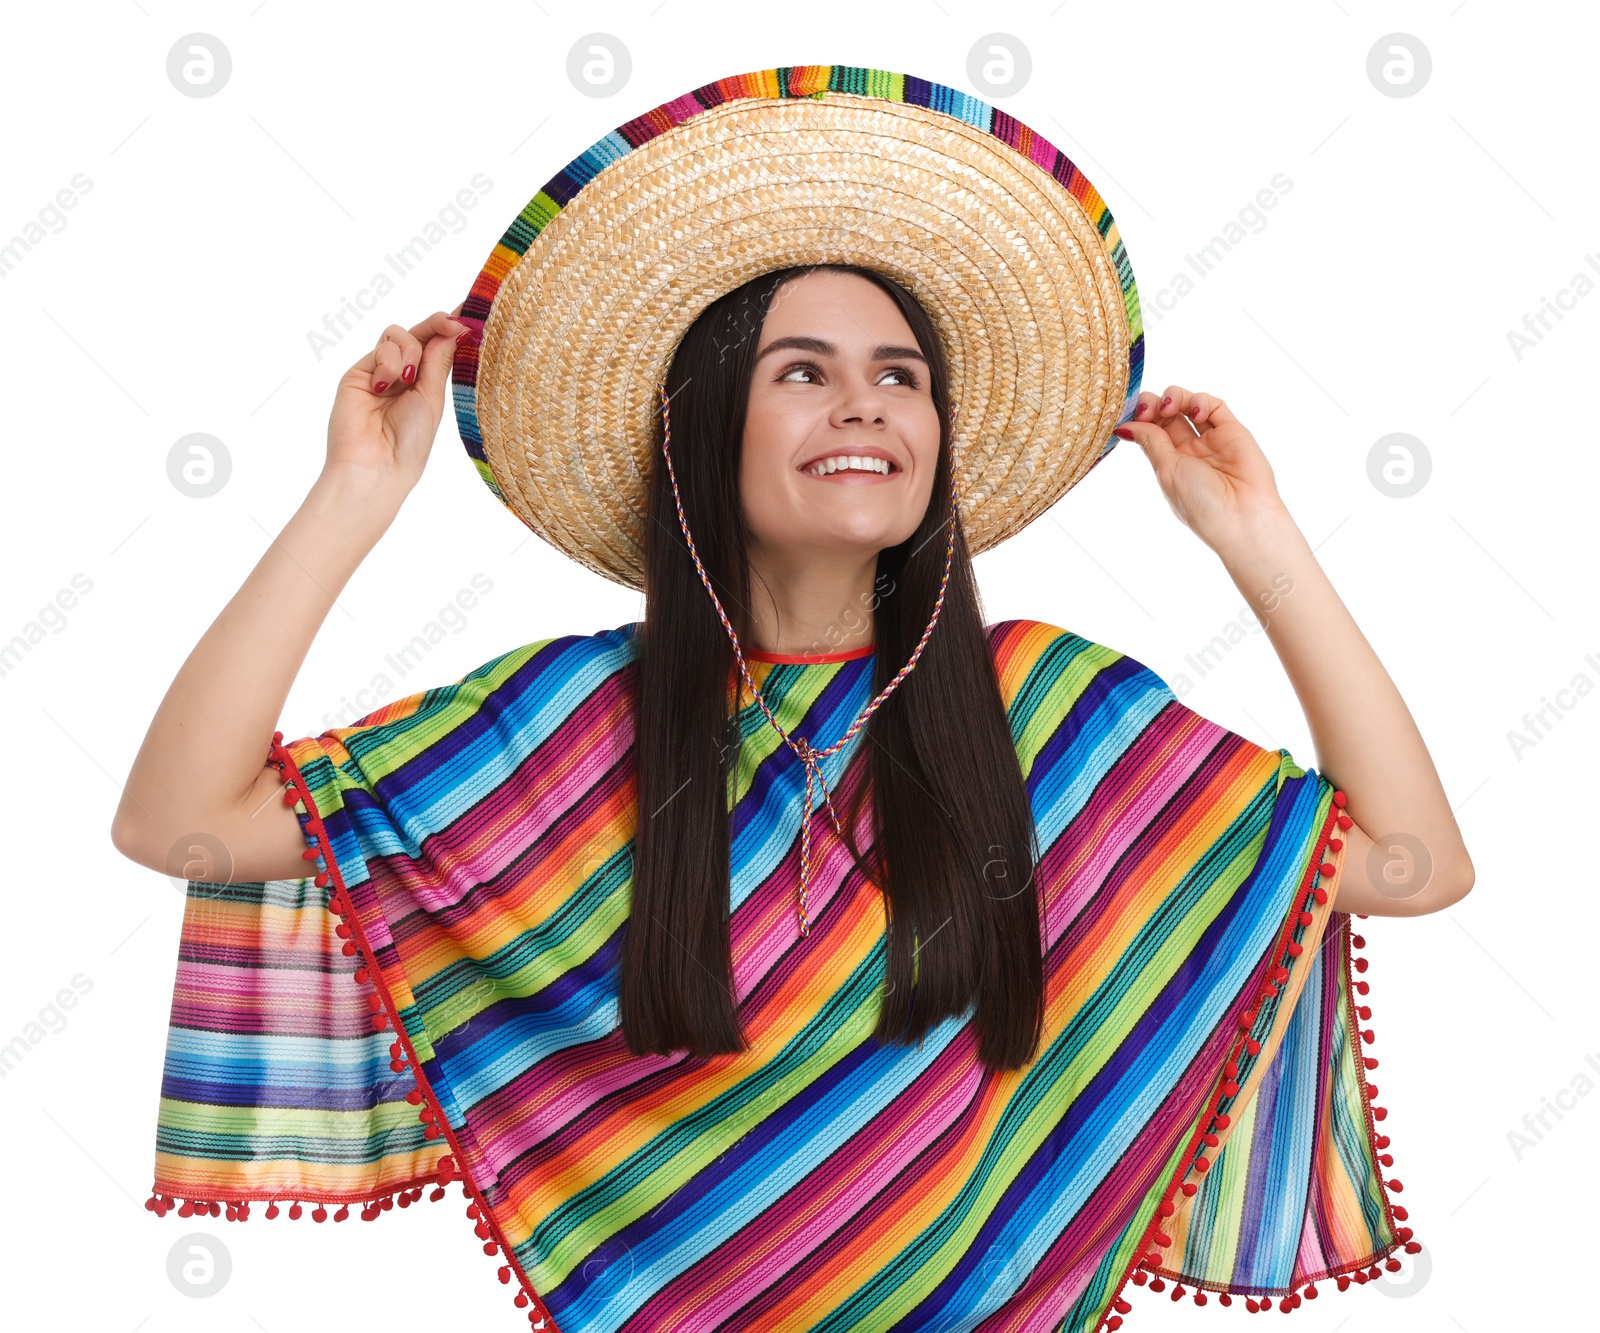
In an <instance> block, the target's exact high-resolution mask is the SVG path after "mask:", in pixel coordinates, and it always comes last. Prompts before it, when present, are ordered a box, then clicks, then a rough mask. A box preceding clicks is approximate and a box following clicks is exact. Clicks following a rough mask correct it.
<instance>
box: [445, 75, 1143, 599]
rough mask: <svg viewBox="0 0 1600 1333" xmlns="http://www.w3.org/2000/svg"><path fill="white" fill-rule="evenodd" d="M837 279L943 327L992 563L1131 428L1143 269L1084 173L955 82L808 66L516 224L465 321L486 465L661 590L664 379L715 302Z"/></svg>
mask: <svg viewBox="0 0 1600 1333" xmlns="http://www.w3.org/2000/svg"><path fill="white" fill-rule="evenodd" d="M819 263H847V264H859V265H862V266H864V267H867V268H872V269H876V270H878V271H879V272H882V273H884V274H887V275H888V276H889V277H891V278H894V279H895V280H896V281H898V282H899V283H900V284H901V285H902V286H904V287H905V288H906V289H907V290H909V291H910V292H911V293H912V295H914V296H915V297H916V298H917V299H918V300H919V301H920V302H921V303H922V305H923V306H924V308H925V309H926V310H927V311H928V313H929V315H930V317H931V318H932V320H933V323H934V325H935V326H936V328H937V329H938V330H939V333H940V336H941V338H942V340H943V341H944V344H945V350H946V353H947V356H948V359H949V366H950V395H951V397H952V398H953V399H955V401H956V402H958V403H959V404H960V412H959V415H958V417H957V420H956V422H955V426H954V437H953V440H952V444H953V449H954V461H955V468H956V484H957V490H958V494H959V497H960V510H961V522H962V528H963V531H964V533H965V536H966V541H967V546H968V549H969V550H970V551H971V552H972V553H973V554H977V553H979V552H981V551H984V550H987V549H988V548H990V547H992V546H994V545H996V544H997V543H999V542H1001V541H1003V540H1005V538H1007V537H1009V536H1011V535H1012V534H1013V533H1015V532H1017V531H1018V530H1020V529H1021V528H1022V527H1024V526H1026V525H1027V524H1028V523H1030V522H1031V521H1032V520H1033V519H1035V518H1036V517H1038V516H1039V515H1040V514H1041V513H1043V512H1044V511H1045V510H1046V509H1047V508H1049V506H1050V505H1051V504H1053V503H1054V502H1055V501H1056V500H1057V499H1059V498H1060V497H1061V496H1062V495H1063V494H1064V493H1065V492H1066V491H1067V490H1068V489H1069V488H1070V487H1072V486H1073V485H1075V484H1076V483H1077V482H1078V481H1080V480H1081V479H1082V478H1083V476H1084V475H1085V474H1087V473H1088V472H1089V470H1090V469H1091V468H1093V467H1094V466H1095V464H1096V463H1098V462H1099V461H1100V459H1101V458H1103V457H1105V455H1106V454H1107V453H1108V452H1110V450H1111V448H1112V447H1113V446H1114V445H1115V444H1116V438H1117V437H1116V436H1114V435H1113V434H1112V433H1111V432H1112V430H1113V429H1114V428H1115V427H1116V426H1117V425H1118V424H1120V423H1121V422H1122V421H1125V420H1127V419H1129V418H1130V417H1131V415H1132V412H1133V407H1134V404H1135V401H1136V399H1137V397H1138V393H1139V383H1140V371H1141V369H1142V366H1143V361H1144V334H1143V325H1142V322H1141V319H1140V312H1139V300H1138V293H1137V289H1136V287H1135V286H1134V280H1133V270H1132V266H1131V265H1130V264H1129V262H1128V257H1127V254H1126V251H1125V249H1124V246H1123V244H1122V240H1121V237H1120V235H1119V234H1118V231H1117V226H1116V223H1115V221H1114V220H1113V219H1112V216H1111V213H1110V211H1109V209H1107V207H1106V205H1105V203H1104V201H1103V200H1102V199H1101V198H1100V196H1099V194H1098V193H1097V192H1096V191H1095V189H1094V187H1093V186H1092V185H1091V184H1090V183H1089V181H1088V180H1087V179H1086V178H1085V177H1084V176H1083V174H1082V173H1081V172H1080V171H1079V170H1078V169H1077V167H1076V166H1075V165H1074V164H1073V163H1072V162H1071V161H1069V160H1068V159H1067V158H1066V156H1065V155H1064V154H1062V153H1061V152H1060V151H1059V150H1058V149H1056V148H1055V147H1053V146H1052V145H1051V144H1050V143H1049V142H1048V141H1047V140H1046V139H1044V138H1043V136H1041V135H1039V134H1036V133H1035V132H1034V131H1032V130H1030V129H1029V128H1028V127H1027V126H1025V125H1023V124H1022V123H1021V122H1020V121H1017V120H1015V119H1013V118H1012V117H1010V116H1008V115H1006V114H1005V113H1004V112H1002V111H999V110H997V109H995V108H994V107H991V106H989V105H988V104H987V103H985V102H981V101H979V100H978V99H976V98H974V97H970V96H968V95H966V94H964V93H961V92H958V91H957V90H955V89H952V88H947V87H945V86H943V85H941V84H937V83H930V82H928V81H926V80H923V79H917V78H914V77H912V76H910V75H903V74H893V73H889V72H887V71H883V70H867V69H858V68H854V67H851V66H840V65H822V66H793V67H784V68H779V69H770V70H759V71H756V72H754V73H749V74H742V75H737V76H735V77H733V78H728V79H719V80H718V81H716V82H715V83H710V84H707V85H705V86H704V87H701V88H696V89H695V90H693V91H692V92H689V93H686V94H684V95H683V96H682V97H678V98H675V99H674V100H673V101H671V102H667V103H665V104H663V105H662V106H659V107H657V108H655V110H653V111H650V112H648V113H647V114H645V115H643V116H640V117H639V118H637V119H635V120H632V121H629V122H628V123H626V124H624V125H621V126H619V127H618V128H617V129H616V130H614V131H612V132H611V133H610V134H608V135H606V136H605V138H603V139H601V140H599V141H598V142H596V143H595V144H593V145H591V146H590V147H589V148H588V149H587V150H586V151H585V152H584V153H582V154H580V155H579V156H578V157H576V158H574V159H573V160H572V161H571V162H569V163H568V164H567V165H566V166H565V167H563V168H562V169H561V171H559V172H558V173H557V174H556V175H554V176H552V177H551V178H550V180H548V181H547V182H546V183H545V184H544V186H543V188H541V189H540V190H539V192H538V193H537V194H536V195H534V197H533V198H532V199H531V200H530V201H529V202H528V204H527V206H526V207H525V208H523V210H522V211H521V212H520V213H519V214H518V215H517V217H516V219H515V220H514V221H513V222H512V224H511V226H510V227H509V228H508V229H507V230H506V232H505V234H504V235H503V236H502V237H501V238H500V241H499V242H498V243H497V244H496V245H495V248H494V251H493V253H492V254H491V255H490V256H489V259H488V262H487V263H486V264H485V265H484V267H483V270H482V272H481V273H480V274H479V275H478V278H477V280H476V281H475V282H474V283H473V286H472V291H471V293H470V294H469V295H468V296H467V298H466V300H465V301H464V302H463V304H462V308H461V314H460V319H461V320H462V322H464V323H466V324H467V325H468V328H469V330H470V331H469V333H468V334H467V335H466V336H464V337H463V338H462V339H461V340H460V341H459V343H458V345H457V350H456V357H455V364H454V369H453V381H454V397H455V405H456V422H457V426H458V429H459V430H460V433H461V439H462V442H463V444H464V445H465V446H466V449H467V453H468V455H469V456H470V457H471V458H472V460H473V462H474V463H475V464H476V466H477V468H478V471H479V473H480V475H481V476H482V477H483V480H484V481H485V482H486V483H487V484H488V486H489V488H490V490H492V491H493V492H494V494H495V495H496V497H497V498H499V499H500V500H501V502H502V503H504V504H505V505H506V506H507V507H508V508H510V509H511V510H512V512H514V513H515V514H516V515H517V516H518V517H519V518H520V519H522V521H523V522H524V523H526V524H527V525H528V526H529V527H530V528H532V529H533V531H535V532H536V533H538V534H539V535H540V536H541V537H543V538H544V539H545V540H547V541H548V542H550V543H551V544H552V545H554V546H555V547H557V548H558V549H559V550H561V551H563V552H564V553H565V554H567V555H569V556H571V557H572V558H573V559H575V560H577V561H579V562H580V563H581V564H583V565H585V566H586V567H587V568H589V569H592V570H594V571H595V572H596V573H599V574H601V575H604V576H605V577H606V578H609V579H612V580H613V581H615V582H618V583H621V584H624V585H625V586H627V587H631V588H642V587H643V583H644V571H643V548H642V536H643V530H644V523H645V517H646V502H647V496H648V486H649V478H650V473H651V469H652V468H653V467H654V466H655V465H656V463H658V462H659V459H658V458H656V457H654V456H653V455H654V454H655V440H656V438H657V437H656V434H655V431H656V425H657V422H656V418H657V417H658V416H659V412H660V399H659V397H658V396H657V392H656V385H657V383H658V382H659V381H661V380H663V379H665V377H666V372H667V367H668V365H669V363H670V361H671V358H672V354H673V352H674V351H675V349H676V348H677V345H678V343H679V341H680V340H681V339H682V337H683V335H684V333H685V332H686V331H687V330H688V328H689V327H690V325H691V324H693V322H694V320H695V318H696V317H697V316H698V315H699V314H700V313H701V312H702V311H703V310H704V309H705V308H706V307H707V306H709V305H710V304H711V303H712V302H713V301H715V300H716V299H717V298H718V297H720V296H722V295H724V294H725V293H727V292H729V291H732V290H734V289H735V288H737V287H739V286H741V285H743V284H744V283H745V282H747V281H749V280H750V279H752V278H755V277H757V276H759V275H761V274H763V273H767V272H771V271H772V270H774V269H779V268H787V267H789V266H791V265H804V264H819Z"/></svg>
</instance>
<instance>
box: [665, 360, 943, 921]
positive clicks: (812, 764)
mask: <svg viewBox="0 0 1600 1333" xmlns="http://www.w3.org/2000/svg"><path fill="white" fill-rule="evenodd" d="M656 389H657V392H659V393H660V395H661V424H662V441H661V454H662V457H663V458H665V459H666V463H667V478H668V480H669V481H671V483H672V500H673V504H674V505H676V506H677V510H678V526H679V527H680V528H682V529H683V539H684V541H685V542H686V543H687V544H688V547H689V558H690V559H692V560H693V561H694V567H695V569H696V570H698V571H699V574H700V582H701V583H702V584H704V585H705V590H706V592H707V593H709V594H710V595H711V604H712V605H713V606H714V607H716V610H717V618H718V619H719V620H721V621H722V627H723V628H724V629H725V630H727V631H728V639H729V642H731V643H732V644H733V656H734V659H735V660H736V661H737V662H738V664H739V674H740V675H741V676H742V677H743V678H744V683H745V685H746V687H747V688H748V689H749V691H750V693H751V694H752V695H753V696H754V698H755V701H756V703H757V704H759V705H760V706H761V711H762V712H763V713H764V714H766V718H767V721H768V722H770V723H771V724H772V727H773V730H775V731H776V732H777V733H778V735H779V736H780V737H782V738H783V742H784V744H785V745H787V746H788V747H789V748H790V749H791V750H793V751H794V752H795V754H796V755H798V756H799V758H800V762H801V764H802V765H804V767H805V773H806V799H805V808H804V810H803V811H802V813H801V816H800V902H799V916H800V935H801V938H805V937H806V936H808V935H810V934H811V920H810V911H809V901H808V897H807V891H808V889H809V887H810V883H811V809H812V804H813V800H814V794H813V787H814V786H815V787H820V788H821V790H822V801H823V804H824V805H825V806H827V809H828V816H829V818H830V819H831V820H832V821H833V827H834V830H835V832H837V833H838V835H839V837H840V838H841V839H842V838H843V837H844V828H843V826H842V825H841V824H840V822H839V815H838V812H837V811H836V810H835V809H834V805H833V798H832V797H831V796H830V795H829V794H828V783H827V780H826V779H825V778H824V777H823V775H822V767H821V761H822V760H823V759H826V758H827V757H828V756H829V755H831V754H833V753H834V752H835V751H836V750H838V749H840V748H841V747H843V746H844V745H846V744H848V743H849V741H850V740H851V738H852V737H854V736H855V734H856V733H857V732H858V731H860V730H861V728H862V727H864V726H865V725H866V723H867V719H868V718H869V717H871V716H872V714H873V713H874V712H876V711H877V709H878V706H879V705H880V704H881V703H883V701H884V700H885V699H887V698H888V697H889V695H890V694H891V693H892V692H893V691H894V688H895V687H896V686H897V685H899V684H900V682H901V681H902V680H904V679H905V678H906V676H907V675H909V674H910V672H911V669H912V668H913V667H914V666H916V664H917V659H918V658H919V657H921V656H922V650H923V648H924V647H925V646H926V645H927V642H928V639H929V638H930V637H931V636H932V634H933V627H934V626H935V625H937V624H938V623H939V611H940V609H941V608H942V607H943V606H944V594H945V589H946V587H948V586H949V583H950V562H951V560H952V559H953V557H954V555H955V547H956V524H955V516H956V467H955V459H954V458H953V457H952V458H951V460H950V517H949V518H948V519H946V520H945V527H946V529H947V530H948V532H947V539H946V542H945V550H944V574H943V575H942V576H941V578H940V579H939V596H938V598H937V599H936V600H935V602H934V604H933V615H932V616H931V617H929V620H928V627H927V628H926V629H925V630H923V631H922V637H921V638H920V639H919V640H918V641H917V646H916V648H914V649H913V650H912V653H911V656H910V658H908V659H907V661H906V664H905V665H904V666H903V667H901V668H900V670H899V671H897V672H896V673H895V676H894V679H893V680H891V681H890V682H889V683H888V684H887V685H885V686H884V687H883V689H882V690H881V691H880V692H879V694H878V696H877V697H876V698H875V699H873V700H872V701H871V702H870V703H869V704H868V705H867V706H866V707H865V708H863V709H862V710H861V715H860V716H859V717H857V718H856V720H855V721H854V722H852V723H851V724H850V727H849V730H847V731H846V732H845V733H844V735H843V736H841V737H839V739H838V740H836V741H835V742H834V743H833V744H832V745H830V746H828V747H827V749H825V750H818V749H814V748H813V747H812V745H811V742H810V741H808V740H807V739H806V738H805V737H804V736H791V735H790V734H789V733H788V732H787V731H785V730H784V729H783V727H782V725H781V724H780V723H779V722H778V719H777V718H776V717H774V716H773V714H772V710H771V709H770V708H768V707H767V701H766V699H764V698H763V697H762V694H761V691H760V690H759V689H757V688H756V683H755V681H754V680H753V679H752V678H751V676H750V669H749V667H748V666H747V665H746V664H745V659H744V651H743V649H742V648H740V646H739V636H738V634H736V633H735V632H734V628H733V623H732V622H731V621H730V620H729V619H728V614H727V612H726V611H724V610H723V609H722V602H721V600H720V599H719V598H718V597H717V594H716V590H715V589H713V588H712V586H711V580H710V579H709V578H708V577H707V576H706V570H705V566H704V565H703V564H701V563H700V554H699V552H698V551H696V550H695V545H694V538H693V537H692V536H690V534H689V520H688V519H687V518H686V517H685V516H684V512H683V497H682V496H681V495H680V494H679V491H678V477H677V474H676V472H675V471H674V470H673V467H672V453H671V444H672V425H671V413H670V406H669V405H670V402H671V400H670V398H669V396H668V394H667V386H666V384H665V382H663V381H659V380H658V381H657V383H656ZM953 406H954V405H953V404H952V407H953Z"/></svg>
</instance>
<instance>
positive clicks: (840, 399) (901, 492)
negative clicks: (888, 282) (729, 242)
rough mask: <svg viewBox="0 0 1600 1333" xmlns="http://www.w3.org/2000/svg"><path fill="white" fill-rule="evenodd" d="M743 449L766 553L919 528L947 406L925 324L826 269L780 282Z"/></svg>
mask: <svg viewBox="0 0 1600 1333" xmlns="http://www.w3.org/2000/svg"><path fill="white" fill-rule="evenodd" d="M743 449H744V453H743V461H742V463H741V466H740V472H739V491H740V497H741V500H742V502H743V505H744V515H745V522H746V524H747V526H748V528H749V531H750V536H751V539H752V542H753V543H754V545H755V546H756V547H757V548H759V549H760V550H761V551H762V552H764V553H765V554H767V555H768V556H773V555H777V554H778V553H779V551H780V550H782V549H783V548H790V549H792V550H793V551H794V553H796V554H799V555H801V556H802V557H803V556H804V554H805V550H804V548H814V549H817V550H819V551H822V550H834V551H837V550H839V549H841V548H848V549H852V550H855V551H858V552H860V553H861V554H863V555H865V554H874V553H876V552H878V551H880V550H882V549H884V548H885V547H888V546H894V545H897V544H898V543H900V542H903V541H905V540H906V539H907V538H908V537H910V536H911V534H912V533H913V532H915V531H916V529H917V525H918V524H919V523H920V522H921V521H922V516H923V514H924V513H925V512H926V511H927V508H928V500H929V496H930V494H931V492H932V488H933V477H934V469H935V467H936V465H937V463H938V456H939V417H938V414H937V413H936V412H935V410H934V405H933V396H932V394H931V393H930V392H929V387H928V366H927V363H926V361H924V360H923V357H922V354H921V352H920V351H918V350H917V340H916V336H915V335H914V334H913V333H912V332H911V326H910V325H909V324H907V323H906V320H905V316H904V315H902V314H901V313H900V307H899V306H898V305H896V304H895V302H894V301H893V299H892V298H891V297H890V296H889V294H888V293H887V292H886V291H884V290H883V289H882V288H881V287H879V286H878V285H877V284H876V283H873V282H869V281H868V280H867V279H866V278H863V277H860V276H858V275H857V274H854V273H840V272H838V271H836V270H832V269H816V270H813V271H811V272H809V273H805V274H802V275H801V276H800V277H798V278H794V279H791V280H790V281H788V282H786V283H784V284H783V286H782V287H780V288H779V289H778V290H777V291H776V292H775V293H774V294H773V298H772V303H771V306H770V307H769V309H768V311H767V316H766V319H765V321H764V322H763V324H762V326H761V333H760V340H759V342H758V344H757V360H756V365H755V373H754V375H753V377H752V379H751V382H750V399H749V405H748V407H747V409H746V414H745V425H744V445H743ZM863 456H864V457H865V458H866V460H867V461H866V462H865V463H864V464H863V461H862V458H863ZM829 468H832V469H833V470H832V471H830V470H829ZM863 468H865V469H867V470H862V469H863ZM883 469H887V470H886V471H884V470H883Z"/></svg>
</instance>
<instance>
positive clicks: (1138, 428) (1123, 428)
mask: <svg viewBox="0 0 1600 1333" xmlns="http://www.w3.org/2000/svg"><path fill="white" fill-rule="evenodd" d="M1112 434H1114V435H1116V436H1117V437H1118V438H1119V439H1124V440H1133V441H1134V442H1135V443H1137V444H1138V446H1139V447H1140V448H1141V449H1142V450H1144V456H1145V457H1146V458H1148V459H1149V460H1150V466H1151V467H1152V468H1154V469H1155V471H1156V475H1157V476H1160V475H1161V474H1162V473H1163V472H1164V471H1166V470H1167V469H1168V468H1169V467H1171V466H1172V460H1173V457H1174V456H1175V455H1176V453H1177V450H1176V448H1175V447H1174V446H1173V443H1172V436H1170V435H1169V434H1167V430H1166V427H1165V426H1163V425H1160V424H1157V423H1156V422H1151V421H1124V422H1123V423H1122V424H1121V425H1120V426H1118V427H1117V428H1116V430H1115V431H1113V432H1112Z"/></svg>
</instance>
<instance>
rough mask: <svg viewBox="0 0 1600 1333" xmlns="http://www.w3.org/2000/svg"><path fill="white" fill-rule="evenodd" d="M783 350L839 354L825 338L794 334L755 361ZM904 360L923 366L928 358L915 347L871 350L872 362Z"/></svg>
mask: <svg viewBox="0 0 1600 1333" xmlns="http://www.w3.org/2000/svg"><path fill="white" fill-rule="evenodd" d="M784 348H793V349H795V350H797V351H801V352H815V353H816V354H817V355H818V356H837V355H838V354H839V349H838V348H837V347H835V346H834V345H833V344H832V343H831V342H829V341H828V340H827V339H826V338H812V337H809V336H807V335H806V334H801V333H795V334H790V335H789V336H788V337H786V338H774V339H773V340H772V341H771V342H769V343H768V344H767V345H766V346H765V347H763V348H762V349H761V350H760V351H759V352H758V353H757V354H756V360H757V361H760V360H761V358H762V357H764V356H767V355H768V354H769V353H772V352H778V351H782V350H783V349H784ZM906 358H913V359H915V360H917V361H921V362H922V363H923V364H924V365H926V364H927V361H928V358H927V357H925V356H924V355H923V354H922V351H921V349H920V348H916V347H897V346H895V345H894V344H892V343H880V344H879V345H878V346H877V347H874V348H873V349H872V359H873V360H874V361H899V360H905V359H906Z"/></svg>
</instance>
